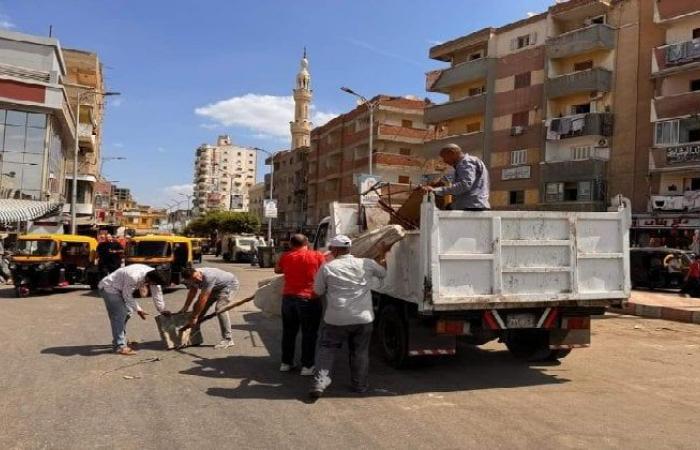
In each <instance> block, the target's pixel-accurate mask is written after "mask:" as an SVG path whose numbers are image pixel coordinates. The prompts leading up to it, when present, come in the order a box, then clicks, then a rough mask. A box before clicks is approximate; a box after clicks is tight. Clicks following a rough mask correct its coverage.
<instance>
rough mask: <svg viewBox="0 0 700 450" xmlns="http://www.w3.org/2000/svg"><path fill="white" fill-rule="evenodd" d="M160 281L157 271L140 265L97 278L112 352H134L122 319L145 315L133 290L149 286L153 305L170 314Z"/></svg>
mask: <svg viewBox="0 0 700 450" xmlns="http://www.w3.org/2000/svg"><path fill="white" fill-rule="evenodd" d="M164 284H165V280H164V279H163V276H162V275H161V273H160V272H158V271H156V270H155V269H154V268H153V267H150V266H146V265H144V264H132V265H130V266H126V267H122V268H120V269H117V270H115V271H114V272H112V273H111V274H109V275H108V276H106V277H104V278H103V279H102V281H100V284H99V285H98V288H99V289H100V295H101V296H102V299H103V300H104V302H105V306H106V307H107V314H108V315H109V323H110V325H111V326H112V345H113V346H114V351H115V352H116V353H118V354H120V355H133V354H135V353H136V352H135V351H134V350H133V349H132V348H130V347H129V345H128V344H127V341H126V322H127V321H128V320H129V317H131V314H133V313H134V312H136V314H138V315H139V317H141V319H143V320H146V316H147V315H148V314H147V313H146V312H144V310H142V309H141V306H139V304H138V302H137V301H136V299H135V298H134V291H136V290H137V289H141V288H142V287H144V286H150V289H151V295H152V296H153V304H154V305H155V307H156V309H157V310H158V312H159V313H161V314H163V315H170V311H168V310H166V309H165V302H164V301H163V290H162V288H161V286H162V285H164Z"/></svg>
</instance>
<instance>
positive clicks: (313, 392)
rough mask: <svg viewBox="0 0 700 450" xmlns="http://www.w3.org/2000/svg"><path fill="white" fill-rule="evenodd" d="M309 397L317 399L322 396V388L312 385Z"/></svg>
mask: <svg viewBox="0 0 700 450" xmlns="http://www.w3.org/2000/svg"><path fill="white" fill-rule="evenodd" d="M309 397H311V398H312V399H317V398H321V397H323V389H321V388H318V387H314V388H312V389H311V390H310V391H309Z"/></svg>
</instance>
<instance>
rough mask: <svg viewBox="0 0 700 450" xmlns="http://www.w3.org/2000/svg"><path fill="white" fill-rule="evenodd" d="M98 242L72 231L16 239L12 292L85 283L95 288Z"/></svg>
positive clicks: (17, 292) (12, 261) (19, 292)
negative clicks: (71, 232)
mask: <svg viewBox="0 0 700 450" xmlns="http://www.w3.org/2000/svg"><path fill="white" fill-rule="evenodd" d="M96 256H97V241H96V240H95V239H93V238H91V237H88V236H78V235H73V234H26V235H24V236H20V237H19V238H18V239H17V246H16V249H15V251H14V254H13V255H12V258H11V264H10V270H11V271H12V279H13V280H14V285H15V293H16V295H17V296H18V297H26V296H27V295H29V294H30V293H32V292H34V291H36V290H38V289H51V288H54V287H57V286H59V287H64V286H69V285H79V284H88V285H90V287H91V288H92V289H97V284H98V283H99V281H100V274H99V271H98V268H97V264H96Z"/></svg>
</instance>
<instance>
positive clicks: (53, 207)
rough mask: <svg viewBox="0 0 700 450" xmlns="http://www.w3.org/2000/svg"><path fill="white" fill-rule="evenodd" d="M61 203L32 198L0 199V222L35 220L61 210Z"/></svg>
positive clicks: (6, 223)
mask: <svg viewBox="0 0 700 450" xmlns="http://www.w3.org/2000/svg"><path fill="white" fill-rule="evenodd" d="M62 207H63V204H62V203H55V202H39V201H34V200H14V199H0V224H5V225H8V224H13V223H17V222H27V221H29V220H36V219H39V218H42V217H44V216H51V215H56V214H58V213H60V212H61V208H62Z"/></svg>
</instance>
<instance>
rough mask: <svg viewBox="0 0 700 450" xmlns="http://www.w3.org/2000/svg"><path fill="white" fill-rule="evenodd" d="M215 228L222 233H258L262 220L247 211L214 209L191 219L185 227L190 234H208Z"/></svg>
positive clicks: (186, 232)
mask: <svg viewBox="0 0 700 450" xmlns="http://www.w3.org/2000/svg"><path fill="white" fill-rule="evenodd" d="M214 230H219V232H221V233H234V234H235V233H257V232H258V231H259V230H260V220H258V218H257V216H255V215H253V214H250V213H247V212H233V211H213V212H210V213H208V214H206V215H205V216H203V217H198V218H197V219H194V220H193V221H191V222H190V223H189V224H188V225H187V227H186V228H185V234H187V235H188V236H208V235H210V234H211V233H212V232H213V231H214Z"/></svg>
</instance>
